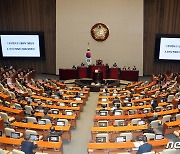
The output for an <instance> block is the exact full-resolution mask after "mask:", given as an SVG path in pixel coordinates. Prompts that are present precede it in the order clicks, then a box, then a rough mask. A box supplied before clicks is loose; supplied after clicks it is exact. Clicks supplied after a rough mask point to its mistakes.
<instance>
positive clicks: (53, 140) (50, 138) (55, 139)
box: [49, 135, 59, 142]
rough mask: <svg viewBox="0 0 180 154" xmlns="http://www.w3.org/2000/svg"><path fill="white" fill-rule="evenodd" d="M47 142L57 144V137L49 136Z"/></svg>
mask: <svg viewBox="0 0 180 154" xmlns="http://www.w3.org/2000/svg"><path fill="white" fill-rule="evenodd" d="M49 142H59V136H56V135H54V136H50V137H49Z"/></svg>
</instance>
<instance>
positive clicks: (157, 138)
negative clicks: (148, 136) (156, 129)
mask: <svg viewBox="0 0 180 154" xmlns="http://www.w3.org/2000/svg"><path fill="white" fill-rule="evenodd" d="M162 139H164V136H163V135H162V134H156V135H155V140H162Z"/></svg>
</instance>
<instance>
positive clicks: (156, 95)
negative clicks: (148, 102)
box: [151, 91, 160, 98]
mask: <svg viewBox="0 0 180 154" xmlns="http://www.w3.org/2000/svg"><path fill="white" fill-rule="evenodd" d="M159 94H160V91H156V92H155V94H154V95H151V97H153V98H157V97H158V95H159Z"/></svg>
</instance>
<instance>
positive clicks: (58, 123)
mask: <svg viewBox="0 0 180 154" xmlns="http://www.w3.org/2000/svg"><path fill="white" fill-rule="evenodd" d="M57 126H65V121H57Z"/></svg>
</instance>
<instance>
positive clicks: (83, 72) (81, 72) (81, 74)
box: [77, 66, 88, 79]
mask: <svg viewBox="0 0 180 154" xmlns="http://www.w3.org/2000/svg"><path fill="white" fill-rule="evenodd" d="M77 70H78V71H77V72H78V78H79V79H81V78H87V77H88V68H87V67H85V66H79V67H77Z"/></svg>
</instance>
